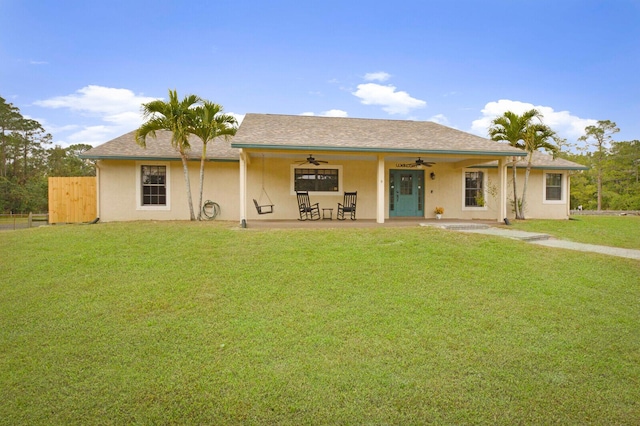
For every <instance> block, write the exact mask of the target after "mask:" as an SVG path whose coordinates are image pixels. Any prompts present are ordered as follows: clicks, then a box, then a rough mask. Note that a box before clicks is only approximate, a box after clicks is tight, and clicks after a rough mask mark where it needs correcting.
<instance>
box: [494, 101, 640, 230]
mask: <svg viewBox="0 0 640 426" xmlns="http://www.w3.org/2000/svg"><path fill="white" fill-rule="evenodd" d="M619 131H620V129H619V128H618V127H617V125H616V123H615V122H613V121H610V120H599V121H598V122H597V123H596V124H595V125H590V126H587V127H585V129H584V134H583V135H582V136H581V137H580V138H578V142H584V145H583V146H580V147H578V146H577V144H571V143H567V141H566V139H563V138H560V137H559V136H558V135H557V133H556V132H555V131H553V130H552V129H551V128H550V127H549V126H547V125H545V124H544V123H543V116H542V114H540V113H539V112H538V111H537V110H535V109H532V110H530V111H527V112H525V113H523V114H522V115H518V114H515V113H513V112H511V111H507V112H505V113H504V114H503V115H502V116H500V117H496V118H495V119H494V120H493V121H492V122H491V125H490V127H489V130H488V134H489V137H490V138H491V139H492V140H495V141H499V142H506V143H509V144H510V145H511V146H514V147H517V148H520V149H524V150H525V151H527V154H528V155H527V160H526V161H524V162H522V161H518V159H517V158H515V157H514V158H513V159H512V160H511V163H510V164H509V165H510V166H511V171H512V175H511V178H510V180H511V181H510V185H512V187H513V192H512V194H511V195H510V200H511V205H512V208H513V210H514V212H515V214H516V218H517V219H524V218H525V211H526V191H527V181H528V178H529V172H530V169H531V166H532V158H533V153H534V152H535V151H541V150H544V151H547V152H548V153H550V154H551V155H553V156H554V157H561V158H565V159H567V160H570V161H573V162H575V163H578V164H582V165H584V166H587V167H588V168H589V169H588V170H586V171H578V172H575V173H572V174H571V198H570V205H571V208H573V209H577V208H578V207H579V206H581V207H582V208H583V209H586V210H598V211H599V210H640V177H639V175H640V141H637V140H633V141H621V142H616V141H614V140H613V134H615V133H617V132H619ZM518 167H524V168H525V169H526V172H525V177H524V186H523V189H522V193H521V194H519V191H518V185H517V174H516V171H517V168H518ZM514 200H517V201H514Z"/></svg>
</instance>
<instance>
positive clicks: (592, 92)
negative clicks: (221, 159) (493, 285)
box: [0, 0, 640, 146]
mask: <svg viewBox="0 0 640 426" xmlns="http://www.w3.org/2000/svg"><path fill="white" fill-rule="evenodd" d="M639 24H640V0H609V1H590V0H580V1H578V0H553V1H549V0H537V1H524V0H522V1H520V0H477V1H471V0H438V1H430V0H424V1H403V0H396V1H393V2H389V1H385V2H383V1H347V0H342V1H334V0H324V1H313V2H311V1H308V2H307V1H300V0H295V1H281V0H270V1H266V0H265V1H249V0H247V1H243V0H238V1H233V0H232V1H227V2H219V1H211V2H179V1H161V0H156V1H146V0H145V1H137V0H128V1H120V0H114V1H92V0H84V1H71V0H57V1H33V0H0V96H2V97H4V98H5V99H7V100H8V101H9V102H12V103H13V104H14V105H16V106H17V107H19V108H20V110H21V112H22V113H23V115H25V116H28V117H30V118H34V119H36V120H38V121H40V122H41V123H42V124H43V125H44V126H45V128H46V129H47V130H48V131H49V132H51V133H52V134H53V136H54V143H55V144H58V145H61V146H68V145H69V144H73V143H88V144H92V145H98V144H100V143H103V142H105V141H107V140H110V139H112V138H114V137H117V136H119V135H121V134H123V133H126V132H128V131H131V130H134V129H135V128H136V127H137V126H138V125H139V124H140V123H141V116H140V113H139V111H140V104H141V103H143V102H148V101H149V100H151V99H154V98H164V99H166V98H167V91H168V89H176V90H177V91H178V95H179V96H180V97H182V96H184V95H186V94H190V93H193V94H196V95H199V96H201V97H203V98H206V99H209V100H211V101H213V102H217V103H219V104H222V105H223V106H224V108H225V111H226V112H229V113H233V114H236V115H237V116H238V117H239V118H240V119H241V118H242V117H243V116H244V114H246V113H249V112H257V113H273V114H294V115H295V114H314V115H334V116H348V117H364V118H389V119H411V120H431V121H436V122H438V123H441V124H444V125H447V126H450V127H454V128H457V129H460V130H464V131H468V132H472V133H476V134H479V135H481V136H486V132H487V126H488V124H489V122H490V121H491V119H492V118H493V117H495V116H496V115H500V114H502V113H503V112H504V111H506V110H512V111H514V112H518V113H521V112H523V111H525V110H527V109H530V108H532V107H536V108H538V109H539V110H540V111H541V112H542V113H543V115H544V122H545V123H547V124H549V125H550V126H551V127H552V128H554V129H555V130H556V131H557V132H558V133H559V134H560V135H561V136H563V137H565V138H567V140H568V141H569V142H576V140H577V138H578V137H579V136H580V135H581V134H582V133H583V131H584V127H585V126H587V125H590V124H595V122H596V120H612V121H615V122H616V123H617V124H618V126H619V127H620V130H621V131H620V133H618V134H616V135H615V136H614V139H615V140H633V139H640V83H639V81H640V25H639Z"/></svg>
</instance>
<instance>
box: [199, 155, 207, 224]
mask: <svg viewBox="0 0 640 426" xmlns="http://www.w3.org/2000/svg"><path fill="white" fill-rule="evenodd" d="M206 156H207V144H206V143H203V144H202V157H201V158H200V197H199V198H198V220H202V190H203V188H204V159H205V158H206Z"/></svg>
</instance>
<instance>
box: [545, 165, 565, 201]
mask: <svg viewBox="0 0 640 426" xmlns="http://www.w3.org/2000/svg"><path fill="white" fill-rule="evenodd" d="M547 175H561V176H562V177H561V178H560V192H561V193H560V199H559V200H547ZM566 203H567V174H566V173H565V172H562V171H560V170H545V171H544V172H543V173H542V204H566Z"/></svg>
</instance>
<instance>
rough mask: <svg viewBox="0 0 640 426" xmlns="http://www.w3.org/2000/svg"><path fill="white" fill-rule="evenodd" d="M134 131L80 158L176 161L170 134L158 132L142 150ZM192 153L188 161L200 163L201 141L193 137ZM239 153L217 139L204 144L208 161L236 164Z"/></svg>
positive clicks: (176, 155) (191, 141) (85, 153)
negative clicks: (230, 161) (195, 160)
mask: <svg viewBox="0 0 640 426" xmlns="http://www.w3.org/2000/svg"><path fill="white" fill-rule="evenodd" d="M135 133H136V132H135V130H134V131H132V132H129V133H126V134H124V135H122V136H119V137H117V138H115V139H112V140H110V141H108V142H105V143H104V144H102V145H99V146H97V147H95V148H92V149H90V150H88V151H86V152H84V153H83V154H82V157H83V158H92V159H98V160H99V159H151V158H153V159H158V160H159V159H162V160H179V159H180V156H179V155H178V152H177V151H176V150H175V148H173V147H172V146H171V132H168V131H158V132H156V138H155V139H154V138H152V137H150V136H148V137H147V147H146V148H142V147H141V146H139V145H138V144H137V143H136V141H135ZM189 143H190V145H191V149H190V150H189V152H188V157H189V159H200V155H201V153H202V141H201V140H200V139H199V138H198V137H196V136H193V135H192V136H191V137H190V138H189ZM239 157H240V151H239V150H238V149H236V148H231V145H230V144H229V142H227V141H225V140H224V139H223V138H216V139H214V140H212V141H210V142H209V143H208V144H207V159H208V160H223V161H224V160H226V161H229V160H235V161H238V160H239Z"/></svg>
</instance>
